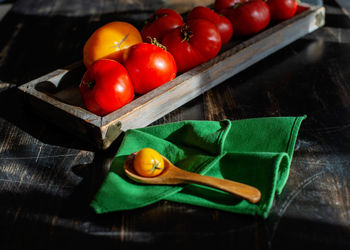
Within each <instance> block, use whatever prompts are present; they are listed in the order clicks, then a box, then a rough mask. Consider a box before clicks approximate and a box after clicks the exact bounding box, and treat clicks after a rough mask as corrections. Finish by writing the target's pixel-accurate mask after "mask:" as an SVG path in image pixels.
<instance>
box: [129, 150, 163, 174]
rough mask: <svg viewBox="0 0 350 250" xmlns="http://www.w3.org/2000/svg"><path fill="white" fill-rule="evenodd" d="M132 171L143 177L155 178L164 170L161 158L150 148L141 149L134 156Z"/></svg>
mask: <svg viewBox="0 0 350 250" xmlns="http://www.w3.org/2000/svg"><path fill="white" fill-rule="evenodd" d="M134 169H135V171H136V172H137V173H138V174H139V175H141V176H144V177H153V176H157V175H159V174H160V173H162V172H163V170H164V160H163V157H162V155H161V154H159V153H158V152H157V151H156V150H154V149H152V148H143V149H141V150H140V151H138V152H137V153H136V155H135V159H134Z"/></svg>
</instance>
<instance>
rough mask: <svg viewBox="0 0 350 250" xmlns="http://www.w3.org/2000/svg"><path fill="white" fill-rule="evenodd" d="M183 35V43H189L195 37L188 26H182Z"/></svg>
mask: <svg viewBox="0 0 350 250" xmlns="http://www.w3.org/2000/svg"><path fill="white" fill-rule="evenodd" d="M181 34H182V37H183V39H182V41H181V42H184V41H189V40H190V39H191V37H192V36H193V33H192V32H191V30H190V27H189V26H188V25H187V24H184V25H182V26H181Z"/></svg>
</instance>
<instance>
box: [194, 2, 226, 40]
mask: <svg viewBox="0 0 350 250" xmlns="http://www.w3.org/2000/svg"><path fill="white" fill-rule="evenodd" d="M191 19H205V20H208V21H210V22H212V23H213V24H215V26H216V27H217V28H218V30H219V32H220V35H221V43H222V45H224V44H226V43H227V42H228V41H230V39H231V37H232V34H233V29H232V24H231V22H230V20H228V19H227V18H226V17H224V16H222V15H219V14H217V13H216V12H214V11H212V10H211V9H209V8H207V7H203V6H198V7H195V8H193V9H192V10H191V11H190V12H189V13H188V15H187V20H191Z"/></svg>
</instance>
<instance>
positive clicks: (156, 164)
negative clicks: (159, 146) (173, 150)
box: [151, 161, 163, 173]
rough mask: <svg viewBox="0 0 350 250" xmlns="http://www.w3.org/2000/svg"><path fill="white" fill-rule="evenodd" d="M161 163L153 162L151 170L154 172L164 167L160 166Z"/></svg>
mask: <svg viewBox="0 0 350 250" xmlns="http://www.w3.org/2000/svg"><path fill="white" fill-rule="evenodd" d="M159 165H160V162H159V161H157V162H155V163H153V166H152V169H151V172H152V173H153V172H154V171H156V170H157V169H163V168H162V167H159Z"/></svg>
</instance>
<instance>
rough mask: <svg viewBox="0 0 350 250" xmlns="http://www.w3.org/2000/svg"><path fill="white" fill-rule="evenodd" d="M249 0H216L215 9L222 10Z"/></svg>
mask: <svg viewBox="0 0 350 250" xmlns="http://www.w3.org/2000/svg"><path fill="white" fill-rule="evenodd" d="M247 1H248V0H215V2H214V10H215V11H220V10H222V9H227V8H231V7H233V5H235V4H236V3H243V2H247Z"/></svg>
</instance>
